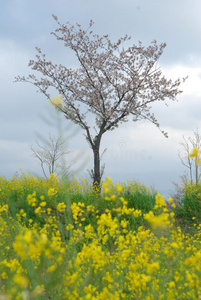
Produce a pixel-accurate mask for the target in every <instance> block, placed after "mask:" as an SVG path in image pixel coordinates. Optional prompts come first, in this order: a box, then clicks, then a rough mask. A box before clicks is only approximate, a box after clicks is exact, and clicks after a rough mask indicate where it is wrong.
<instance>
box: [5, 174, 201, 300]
mask: <svg viewBox="0 0 201 300" xmlns="http://www.w3.org/2000/svg"><path fill="white" fill-rule="evenodd" d="M181 189H183V190H182V193H181V195H182V196H181V197H180V199H179V203H178V204H179V205H178V206H175V204H174V203H173V202H174V201H173V202H172V199H169V200H168V199H164V197H163V196H161V195H160V194H158V193H157V191H156V190H153V189H152V188H147V187H146V186H145V185H144V184H142V183H140V182H138V181H134V180H132V181H128V182H127V183H120V182H119V183H117V184H115V183H113V182H112V180H111V179H110V178H106V180H105V181H104V182H103V184H102V193H101V195H100V194H98V193H96V192H94V191H93V189H92V187H91V185H90V184H89V183H88V182H87V180H85V179H84V180H79V181H78V180H76V179H75V178H74V179H72V180H71V181H70V182H69V181H61V180H59V179H58V177H57V176H54V175H51V176H50V178H48V179H44V178H41V177H36V178H34V177H31V176H29V175H25V174H21V175H17V176H16V175H15V176H13V178H11V179H10V180H7V179H6V178H5V177H3V176H2V177H0V200H1V205H0V236H1V239H0V274H1V275H0V299H38V300H40V299H93V300H95V299H115V300H116V299H147V300H149V299H171V300H172V299H199V298H201V280H200V278H201V220H200V214H199V202H198V201H200V200H199V197H200V191H201V189H200V186H192V185H190V184H189V183H188V184H187V183H186V184H185V185H184V186H182V187H181Z"/></svg>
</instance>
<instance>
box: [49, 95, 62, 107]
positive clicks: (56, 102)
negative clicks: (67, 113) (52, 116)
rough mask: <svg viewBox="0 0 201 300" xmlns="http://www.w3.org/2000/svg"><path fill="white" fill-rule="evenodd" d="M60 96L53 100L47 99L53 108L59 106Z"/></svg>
mask: <svg viewBox="0 0 201 300" xmlns="http://www.w3.org/2000/svg"><path fill="white" fill-rule="evenodd" d="M61 100H62V96H56V97H55V98H54V99H53V100H52V99H50V98H49V101H50V103H51V104H52V105H54V106H55V107H59V106H61Z"/></svg>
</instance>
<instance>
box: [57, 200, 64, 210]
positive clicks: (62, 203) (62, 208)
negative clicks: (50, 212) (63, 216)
mask: <svg viewBox="0 0 201 300" xmlns="http://www.w3.org/2000/svg"><path fill="white" fill-rule="evenodd" d="M65 208H66V204H65V203H64V202H60V203H58V205H57V210H58V211H59V212H64V211H65Z"/></svg>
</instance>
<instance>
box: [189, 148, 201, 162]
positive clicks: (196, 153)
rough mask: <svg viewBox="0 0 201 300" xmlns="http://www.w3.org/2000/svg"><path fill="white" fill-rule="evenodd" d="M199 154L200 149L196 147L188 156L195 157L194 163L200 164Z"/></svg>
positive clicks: (200, 152)
mask: <svg viewBox="0 0 201 300" xmlns="http://www.w3.org/2000/svg"><path fill="white" fill-rule="evenodd" d="M199 154H201V150H198V149H197V148H194V149H193V151H192V152H191V153H190V154H189V156H188V157H190V158H192V157H195V163H196V165H200V163H201V160H200V157H199Z"/></svg>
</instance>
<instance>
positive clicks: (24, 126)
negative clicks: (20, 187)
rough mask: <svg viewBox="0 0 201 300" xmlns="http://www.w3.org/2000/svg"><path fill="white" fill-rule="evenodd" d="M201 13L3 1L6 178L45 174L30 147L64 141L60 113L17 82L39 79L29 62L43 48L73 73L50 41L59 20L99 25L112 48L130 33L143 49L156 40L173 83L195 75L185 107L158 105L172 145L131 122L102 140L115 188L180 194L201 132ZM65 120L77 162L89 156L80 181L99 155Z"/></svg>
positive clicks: (196, 9)
mask: <svg viewBox="0 0 201 300" xmlns="http://www.w3.org/2000/svg"><path fill="white" fill-rule="evenodd" d="M200 12H201V1H200V0H151V1H150V0H124V1H122V0H101V1H98V0H73V1H72V0H57V1H55V0H40V1H39V0H35V1H27V0H1V3H0V91H1V97H0V101H1V110H0V130H1V131H0V132H1V134H0V167H1V174H2V175H5V176H6V177H11V176H12V175H13V174H14V173H15V172H16V171H19V169H20V168H21V169H22V171H24V172H25V173H27V172H30V173H31V174H37V175H42V171H41V168H40V164H39V162H38V161H37V160H36V159H35V158H34V157H32V153H31V151H30V145H35V144H36V139H37V138H38V137H37V136H38V134H40V135H41V136H42V137H48V135H49V134H52V136H56V135H57V134H58V125H57V122H56V121H54V116H55V115H54V112H53V110H52V108H51V107H50V104H49V103H48V101H47V99H46V98H45V97H44V95H42V94H40V93H37V92H36V89H35V88H34V86H32V85H30V84H28V83H13V81H14V77H15V76H17V75H21V76H23V75H28V74H31V73H32V70H31V69H30V68H29V67H28V62H29V60H30V59H33V58H34V57H35V54H36V51H35V47H36V46H37V47H40V48H41V49H42V50H43V52H45V53H46V55H47V58H48V59H50V60H52V61H53V62H56V63H61V64H66V66H68V65H69V64H72V62H74V61H73V58H72V57H71V56H70V55H69V53H67V52H66V48H64V46H63V44H62V43H60V42H58V41H57V40H56V39H55V37H54V36H52V35H50V32H52V31H54V30H55V29H56V28H57V24H56V22H55V20H54V19H53V18H52V14H55V15H57V16H58V18H59V21H60V22H61V23H66V22H67V21H69V22H70V23H72V24H75V23H79V24H81V25H82V26H83V27H84V28H87V26H88V24H89V21H90V19H93V21H94V22H95V24H94V26H93V31H94V32H95V33H98V34H99V35H102V34H109V36H110V38H111V40H113V41H115V40H116V39H118V38H119V37H121V36H124V35H125V34H128V35H130V36H131V37H132V39H131V41H130V43H131V44H136V43H138V41H139V40H140V41H141V42H142V43H143V44H144V45H149V44H150V43H151V41H152V40H157V42H158V43H162V42H166V43H167V47H166V48H165V50H164V53H163V55H162V56H161V58H160V61H159V64H160V66H161V69H162V71H163V72H164V74H165V75H166V76H167V77H169V78H172V79H176V78H177V77H185V76H187V75H188V76H189V78H188V80H187V81H186V82H185V83H184V84H183V85H182V90H183V93H182V94H181V95H179V96H178V102H170V105H169V107H166V106H165V105H162V104H157V105H154V106H153V109H154V112H155V115H156V117H157V119H158V121H159V123H160V126H161V129H162V130H164V131H167V132H168V135H169V138H168V139H166V138H165V137H164V136H163V135H162V133H161V132H160V131H159V130H158V128H156V127H155V126H154V125H153V124H151V123H149V122H148V121H147V122H138V123H133V122H132V121H131V122H128V123H124V124H122V125H120V127H119V128H118V129H116V130H114V131H111V132H107V133H106V134H105V135H103V139H102V145H101V149H102V151H103V150H104V149H105V148H107V151H106V152H105V154H104V156H103V159H102V162H103V163H105V164H106V168H105V173H104V175H105V176H111V177H112V178H113V179H114V180H115V181H117V180H120V181H127V180H132V179H139V180H140V181H143V182H144V183H145V184H146V185H148V186H151V185H152V186H154V187H155V188H156V189H158V190H159V191H160V192H161V193H165V194H167V192H168V190H169V189H171V190H173V189H174V186H173V185H172V181H176V182H180V175H183V173H184V172H185V170H186V171H187V169H185V167H184V166H183V165H182V164H181V162H180V160H179V159H178V157H177V154H178V151H179V150H180V151H182V147H181V146H180V143H181V142H182V135H184V136H185V137H187V138H188V137H189V136H192V134H193V131H195V130H196V129H197V128H198V129H199V131H200V132H201V118H200V116H201V38H200V37H201V18H200ZM39 75H40V74H39ZM52 96H56V95H52ZM52 114H53V115H52ZM44 117H45V118H46V119H48V120H52V122H53V123H54V126H52V125H49V124H48V123H47V122H46V121H45V120H44ZM61 121H62V124H63V125H62V127H63V133H64V135H65V136H68V147H69V150H71V151H74V153H75V155H77V154H78V153H82V154H81V155H80V156H79V159H78V163H77V165H76V168H77V167H79V166H81V165H82V163H83V160H85V161H86V160H87V161H86V163H85V165H84V166H82V167H81V169H80V175H81V176H88V173H87V169H91V168H92V167H93V159H92V150H91V149H90V148H89V145H88V143H87V142H86V140H85V137H84V136H83V132H82V130H78V131H76V132H75V130H76V127H75V126H70V127H68V128H67V129H65V124H66V125H68V124H67V122H66V121H65V120H64V119H63V118H62V116H61ZM70 134H72V135H73V136H72V137H69V136H70ZM80 151H81V152H80ZM69 159H70V158H69Z"/></svg>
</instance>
